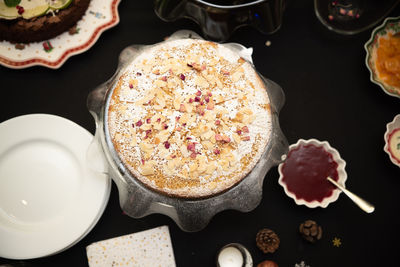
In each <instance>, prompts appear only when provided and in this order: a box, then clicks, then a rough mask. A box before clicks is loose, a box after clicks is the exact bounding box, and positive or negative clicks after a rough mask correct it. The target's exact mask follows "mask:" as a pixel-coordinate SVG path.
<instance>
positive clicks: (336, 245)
mask: <svg viewBox="0 0 400 267" xmlns="http://www.w3.org/2000/svg"><path fill="white" fill-rule="evenodd" d="M332 243H333V245H334V246H335V247H337V248H338V247H340V245H342V241H340V238H337V237H335V238H334V239H333V240H332Z"/></svg>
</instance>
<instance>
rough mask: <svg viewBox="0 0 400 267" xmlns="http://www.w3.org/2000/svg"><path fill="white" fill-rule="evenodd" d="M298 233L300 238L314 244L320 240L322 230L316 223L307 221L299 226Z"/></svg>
mask: <svg viewBox="0 0 400 267" xmlns="http://www.w3.org/2000/svg"><path fill="white" fill-rule="evenodd" d="M299 231H300V234H301V236H302V237H303V238H304V239H305V240H307V241H309V242H311V243H315V242H316V241H317V240H320V239H321V237H322V228H321V226H319V225H318V224H317V223H316V222H314V221H312V220H307V221H305V222H304V223H302V224H300V227H299Z"/></svg>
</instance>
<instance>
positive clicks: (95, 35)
mask: <svg viewBox="0 0 400 267" xmlns="http://www.w3.org/2000/svg"><path fill="white" fill-rule="evenodd" d="M100 1H103V0H100ZM104 1H106V2H107V3H108V4H107V6H105V7H106V8H107V9H109V11H110V15H111V17H110V19H109V20H106V21H104V22H102V23H99V25H98V26H97V27H96V28H93V29H91V28H90V27H89V26H88V28H87V29H86V28H85V29H86V30H88V31H89V32H88V33H87V35H88V36H87V37H88V39H87V41H84V42H82V41H80V40H78V42H74V41H72V42H69V43H68V44H66V45H65V47H62V48H61V49H62V50H63V51H62V52H61V54H60V55H59V56H57V57H55V58H53V59H44V58H43V57H42V56H37V54H38V52H37V51H39V50H36V52H34V49H33V47H29V46H30V45H34V46H40V45H41V44H42V43H45V42H52V41H54V40H56V39H57V38H60V36H61V35H62V34H63V33H62V34H60V35H58V36H56V37H54V38H52V39H49V40H43V41H40V42H33V43H30V44H27V46H28V48H25V49H28V50H26V51H22V52H21V54H23V53H25V56H24V58H25V59H23V60H18V59H16V58H14V57H15V56H13V57H10V56H9V55H7V53H2V54H0V65H2V66H4V67H8V68H11V69H23V68H28V67H33V66H42V67H47V68H50V69H58V68H60V67H61V66H62V65H63V64H64V63H65V62H66V61H67V60H68V59H69V58H70V57H71V56H74V55H77V54H81V53H83V52H85V51H87V50H89V49H90V48H91V47H92V46H93V45H94V44H95V43H96V42H97V40H98V39H99V38H100V35H101V34H102V33H103V32H104V31H106V30H108V29H110V28H112V27H114V26H116V25H117V24H118V23H119V21H120V19H119V13H118V5H119V3H120V2H121V0H104ZM89 13H90V10H89V8H88V9H87V10H86V13H85V14H84V16H87V14H89ZM94 15H95V16H96V14H94ZM81 20H82V19H81ZM78 22H79V21H78ZM1 43H4V44H5V45H6V46H8V45H10V44H11V43H10V42H8V41H0V44H1ZM9 49H10V47H9V48H8V50H9ZM21 54H20V55H21Z"/></svg>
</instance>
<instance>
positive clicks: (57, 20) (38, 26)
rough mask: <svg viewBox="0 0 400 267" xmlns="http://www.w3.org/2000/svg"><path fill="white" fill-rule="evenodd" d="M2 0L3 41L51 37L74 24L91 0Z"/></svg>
mask: <svg viewBox="0 0 400 267" xmlns="http://www.w3.org/2000/svg"><path fill="white" fill-rule="evenodd" d="M5 1H6V0H0V41H2V40H6V41H10V42H15V43H31V42H38V41H43V40H47V39H51V38H53V37H55V36H57V35H59V34H61V33H63V32H65V31H68V30H69V29H70V28H71V27H73V26H74V25H75V24H76V23H77V22H78V21H79V20H80V19H81V18H82V16H83V15H84V14H85V12H86V10H87V8H88V6H89V3H90V0H32V1H31V0H16V1H15V0H12V1H11V0H10V1H11V2H13V3H14V4H16V3H18V4H17V5H15V6H7V5H6V2H5Z"/></svg>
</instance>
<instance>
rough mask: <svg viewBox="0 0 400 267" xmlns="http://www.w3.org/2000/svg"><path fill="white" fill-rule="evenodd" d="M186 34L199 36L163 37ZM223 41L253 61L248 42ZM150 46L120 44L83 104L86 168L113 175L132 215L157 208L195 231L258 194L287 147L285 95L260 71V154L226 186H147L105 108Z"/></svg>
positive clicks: (253, 202)
mask: <svg viewBox="0 0 400 267" xmlns="http://www.w3.org/2000/svg"><path fill="white" fill-rule="evenodd" d="M185 38H194V39H201V37H200V36H199V35H197V34H196V33H194V32H192V31H187V30H182V31H178V32H176V33H174V34H173V35H171V36H170V38H168V40H166V41H164V42H168V41H171V40H176V39H185ZM222 45H223V46H225V47H227V48H229V49H231V50H233V51H234V52H236V53H238V54H239V55H240V56H241V57H242V58H244V59H245V60H247V61H248V62H249V63H251V64H252V58H251V54H252V48H245V47H244V46H242V45H240V44H236V43H227V44H222ZM149 47H150V46H148V45H147V46H145V45H132V46H129V47H127V48H125V49H124V50H123V51H122V52H121V54H120V57H119V66H118V69H117V70H116V72H115V74H114V75H113V76H112V77H111V79H109V80H108V81H107V82H105V83H103V84H101V85H100V86H98V87H97V88H95V89H94V90H93V91H92V92H91V93H90V94H89V96H88V101H87V105H88V109H89V111H90V113H91V114H92V115H93V117H94V119H95V122H96V133H95V137H94V140H93V142H92V144H91V146H90V147H89V149H88V152H87V159H88V162H89V164H90V166H91V168H92V169H94V170H96V171H98V172H102V173H107V174H108V175H109V176H110V177H111V178H112V179H113V181H114V182H115V183H116V185H117V187H118V191H119V200H120V205H121V208H122V210H123V211H124V212H125V213H126V214H127V215H129V216H131V217H133V218H142V217H144V216H147V215H149V214H153V213H160V214H164V215H167V216H169V217H170V218H172V219H173V220H174V221H175V222H176V224H177V225H178V226H179V227H180V228H181V229H182V230H184V231H188V232H194V231H199V230H201V229H203V228H204V227H206V226H207V224H208V223H209V221H210V220H211V218H212V217H213V216H214V215H215V214H217V213H218V212H221V211H223V210H227V209H233V210H239V211H241V212H249V211H251V210H253V209H254V208H256V207H257V206H258V204H259V203H260V201H261V199H262V187H263V181H264V178H265V175H266V174H267V172H268V170H269V169H270V168H271V167H273V166H276V165H278V164H279V163H280V162H281V156H282V155H283V154H285V153H286V152H287V150H288V143H287V141H286V138H285V137H284V135H283V133H282V131H281V129H280V126H279V121H278V115H279V111H280V109H281V108H282V106H283V103H284V101H285V96H284V93H283V91H282V89H281V87H280V86H279V85H277V84H276V83H274V82H273V81H270V80H268V79H266V78H264V77H263V76H262V75H260V77H261V78H262V80H263V82H264V83H265V86H266V88H268V96H269V99H270V105H271V116H272V119H271V121H272V124H271V125H272V130H271V136H270V140H269V141H268V144H267V146H266V149H265V151H264V153H263V155H262V156H261V158H260V160H259V162H258V163H257V164H256V166H255V167H254V169H253V170H252V171H251V172H250V173H249V174H248V175H247V176H246V177H245V178H243V179H242V180H241V181H240V182H239V183H238V184H236V185H235V186H233V187H231V188H230V189H228V190H227V191H225V192H223V193H220V194H218V195H214V196H211V197H208V198H201V199H188V198H177V197H171V196H167V195H165V194H161V193H159V192H156V191H154V190H152V189H150V188H149V187H147V186H145V185H144V184H143V183H141V182H140V181H139V180H138V179H136V178H135V177H133V176H132V175H131V173H130V172H129V170H128V169H127V168H126V167H125V166H124V164H123V163H122V161H121V160H120V159H119V157H118V155H117V153H116V151H115V150H114V147H113V144H112V142H111V139H110V136H109V134H108V126H107V121H108V120H107V112H106V111H107V110H108V103H109V98H110V97H111V95H112V92H113V90H114V88H115V85H116V83H117V82H118V80H119V77H120V75H121V74H122V73H124V71H125V68H126V66H127V65H128V64H129V63H130V62H131V61H132V60H134V59H135V58H136V57H137V56H138V55H139V54H140V53H141V52H142V51H143V50H144V49H147V48H149ZM99 159H100V161H99ZM97 162H101V164H95V163H97Z"/></svg>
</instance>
